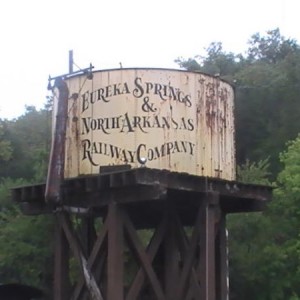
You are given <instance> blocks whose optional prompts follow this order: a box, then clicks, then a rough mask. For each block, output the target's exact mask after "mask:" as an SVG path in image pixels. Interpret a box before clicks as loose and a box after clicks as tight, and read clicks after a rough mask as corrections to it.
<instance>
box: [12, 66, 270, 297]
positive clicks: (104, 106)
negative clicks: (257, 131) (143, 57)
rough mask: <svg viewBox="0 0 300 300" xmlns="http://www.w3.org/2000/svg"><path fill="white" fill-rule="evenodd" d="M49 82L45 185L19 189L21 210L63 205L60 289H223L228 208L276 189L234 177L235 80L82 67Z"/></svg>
mask: <svg viewBox="0 0 300 300" xmlns="http://www.w3.org/2000/svg"><path fill="white" fill-rule="evenodd" d="M53 93H54V100H55V101H54V122H53V124H54V135H53V144H52V154H51V160H50V164H49V175H48V182H47V185H35V186H29V187H22V188H19V189H15V190H14V198H15V199H16V200H17V201H19V202H20V204H21V207H22V209H23V212H24V213H25V214H33V213H49V212H51V213H53V214H54V215H55V216H56V221H57V227H56V248H55V266H54V267H55V274H54V299H55V300H66V299H72V300H75V299H78V300H79V299H105V300H125V299H126V300H146V299H147V300H148V299H153V300H154V299H159V300H184V299H186V300H192V299H195V300H196V299H199V300H216V299H217V300H226V299H228V264H227V244H226V241H227V237H226V214H228V213H234V212H251V211H261V210H262V209H263V208H264V207H265V205H266V203H267V202H268V201H269V200H270V198H271V189H270V188H268V187H263V186H257V185H246V184H242V183H239V182H236V180H235V147H234V115H233V106H234V105H233V102H234V92H233V89H232V87H231V86H230V85H229V84H228V83H226V82H224V81H222V80H220V78H216V77H211V76H208V75H205V74H201V73H192V72H186V71H178V70H166V69H118V70H106V71H96V72H92V71H91V69H87V70H83V72H80V73H76V74H74V73H71V74H68V75H66V76H64V77H63V78H59V79H57V80H56V82H55V85H54V89H53ZM45 193H46V198H45V197H44V194H45ZM74 265H75V266H76V270H75V271H74V270H73V271H72V272H70V268H72V267H73V269H74Z"/></svg>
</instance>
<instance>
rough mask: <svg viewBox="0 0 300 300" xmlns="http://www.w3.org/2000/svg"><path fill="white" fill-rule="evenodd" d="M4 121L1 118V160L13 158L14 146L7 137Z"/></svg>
mask: <svg viewBox="0 0 300 300" xmlns="http://www.w3.org/2000/svg"><path fill="white" fill-rule="evenodd" d="M3 123H4V122H3V121H2V120H1V119H0V161H7V160H9V159H10V158H11V155H12V148H11V143H10V141H8V140H6V139H5V133H4V124H3Z"/></svg>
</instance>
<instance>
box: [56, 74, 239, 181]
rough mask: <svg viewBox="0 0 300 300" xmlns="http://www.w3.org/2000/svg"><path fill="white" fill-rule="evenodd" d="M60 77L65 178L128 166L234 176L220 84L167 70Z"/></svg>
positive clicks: (229, 107)
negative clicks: (64, 90) (64, 99)
mask: <svg viewBox="0 0 300 300" xmlns="http://www.w3.org/2000/svg"><path fill="white" fill-rule="evenodd" d="M66 82H67V84H68V88H69V92H70V100H69V109H68V125H67V137H66V160H65V177H66V178H68V177H76V176H79V175H83V174H93V173H99V168H100V166H107V165H124V164H130V165H131V166H132V167H133V168H138V167H141V166H142V165H145V166H146V167H149V168H156V169H166V170H169V171H176V172H186V173H189V174H194V175H200V176H209V177H217V178H223V179H227V180H234V179H235V144H234V115H233V108H234V91H233V88H232V87H231V85H229V84H228V83H226V82H224V81H222V80H220V79H219V78H216V77H212V76H208V75H205V74H202V73H194V72H187V71H180V70H167V69H117V70H105V71H96V72H93V78H92V79H91V80H89V79H87V76H86V75H78V76H74V77H72V78H69V79H67V80H66ZM56 96H57V95H56ZM54 98H56V97H54Z"/></svg>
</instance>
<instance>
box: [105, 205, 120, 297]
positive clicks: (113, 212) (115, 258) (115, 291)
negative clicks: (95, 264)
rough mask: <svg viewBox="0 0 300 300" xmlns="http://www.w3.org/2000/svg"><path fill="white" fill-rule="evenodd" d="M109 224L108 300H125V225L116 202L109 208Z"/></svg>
mask: <svg viewBox="0 0 300 300" xmlns="http://www.w3.org/2000/svg"><path fill="white" fill-rule="evenodd" d="M108 223H109V226H108V255H107V300H123V299H124V284H123V273H124V261H123V244H124V243H123V240H124V239H123V224H122V216H121V215H120V212H119V207H118V205H117V204H116V203H115V202H111V203H110V204H109V206H108Z"/></svg>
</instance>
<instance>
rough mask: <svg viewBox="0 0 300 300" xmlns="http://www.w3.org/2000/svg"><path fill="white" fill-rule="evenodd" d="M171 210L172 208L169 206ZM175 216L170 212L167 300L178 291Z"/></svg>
mask: <svg viewBox="0 0 300 300" xmlns="http://www.w3.org/2000/svg"><path fill="white" fill-rule="evenodd" d="M169 210H170V211H171V208H170V207H169ZM175 230H176V228H175V227H174V218H173V216H172V214H169V217H168V224H167V234H166V237H165V242H164V245H165V255H164V257H165V258H164V261H165V262H164V264H165V293H166V299H167V300H173V299H175V298H176V291H177V286H178V279H179V251H178V247H177V244H176V235H175V232H174V231H175Z"/></svg>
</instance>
